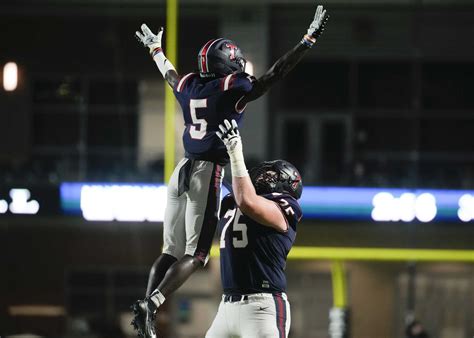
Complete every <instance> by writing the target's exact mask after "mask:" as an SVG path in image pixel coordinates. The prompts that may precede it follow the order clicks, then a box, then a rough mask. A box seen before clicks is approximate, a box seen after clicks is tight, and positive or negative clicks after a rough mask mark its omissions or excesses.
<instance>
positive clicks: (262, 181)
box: [250, 160, 303, 199]
mask: <svg viewBox="0 0 474 338" xmlns="http://www.w3.org/2000/svg"><path fill="white" fill-rule="evenodd" d="M250 179H251V180H252V183H253V185H254V186H255V190H256V191H257V194H258V195H263V194H271V193H273V192H278V193H287V194H289V195H291V196H293V197H294V198H296V199H299V198H300V197H301V193H302V192H303V182H302V180H301V175H300V173H299V171H298V169H296V167H295V166H294V165H293V164H291V163H290V162H287V161H284V160H276V161H266V162H263V163H261V164H259V165H258V166H256V167H254V168H252V169H250Z"/></svg>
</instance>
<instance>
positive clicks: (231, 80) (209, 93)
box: [132, 6, 328, 337]
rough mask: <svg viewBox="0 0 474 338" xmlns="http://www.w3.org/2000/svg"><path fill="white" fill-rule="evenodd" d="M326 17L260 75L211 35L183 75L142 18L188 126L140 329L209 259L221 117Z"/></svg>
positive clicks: (139, 311)
mask: <svg viewBox="0 0 474 338" xmlns="http://www.w3.org/2000/svg"><path fill="white" fill-rule="evenodd" d="M327 20H328V16H326V11H325V10H323V7H322V6H318V7H317V9H316V13H315V16H314V19H313V21H312V22H311V25H310V26H309V28H308V30H307V34H305V35H304V36H303V38H302V40H301V41H300V42H298V44H297V45H296V46H295V47H293V48H292V49H291V50H290V51H289V52H287V53H286V54H285V55H283V56H282V57H281V58H280V59H278V60H277V61H276V62H275V64H274V65H273V66H272V67H271V68H270V69H269V70H268V71H267V72H266V73H265V74H264V75H263V76H262V77H260V78H259V79H254V78H252V77H251V76H249V75H248V74H247V73H245V64H246V60H245V58H244V57H243V55H242V52H241V51H240V49H239V48H238V47H237V45H236V44H235V43H234V42H233V41H231V40H228V39H224V38H219V39H212V40H209V41H208V42H207V43H206V44H205V45H204V46H203V47H202V48H201V50H200V51H199V54H198V68H199V73H189V74H186V75H184V76H180V75H178V73H177V72H176V70H175V68H174V67H173V65H172V64H171V62H170V61H169V60H168V59H167V58H166V57H165V55H164V53H163V49H162V48H161V37H162V35H163V28H161V29H160V31H159V32H158V34H157V35H155V34H153V33H152V32H151V30H150V29H149V28H148V27H147V26H146V25H145V24H143V25H142V26H141V30H142V32H136V36H137V38H138V39H139V40H140V41H141V42H142V43H143V44H144V45H145V47H148V48H149V51H150V54H151V56H152V57H153V60H154V61H155V63H156V65H157V66H158V69H159V71H160V72H161V74H162V75H163V77H164V78H165V80H166V81H167V82H168V84H169V85H170V86H171V87H172V88H173V91H174V94H175V96H176V98H177V100H178V101H179V103H180V105H181V109H182V111H183V116H184V121H185V126H186V128H185V130H184V134H183V145H184V149H185V158H183V159H182V160H181V161H180V162H179V163H178V165H177V166H176V168H175V170H174V172H173V174H172V176H171V179H170V182H169V184H168V196H167V206H166V211H165V219H164V224H163V229H164V230H163V249H162V253H161V255H160V256H159V257H158V258H157V260H156V261H155V263H154V264H153V266H152V268H151V271H150V275H149V279H148V287H147V291H146V297H145V299H144V300H142V301H137V302H136V303H135V304H134V306H133V310H134V313H135V318H134V320H133V322H132V324H133V325H134V327H135V328H136V329H137V330H138V333H139V335H141V336H144V337H156V332H155V327H154V319H155V314H156V311H157V309H158V308H159V307H160V306H161V305H162V304H163V303H164V301H165V300H166V298H167V297H168V296H169V295H170V294H171V293H173V292H174V291H175V290H176V289H177V288H179V287H180V286H181V285H182V284H183V283H184V282H185V281H186V280H187V278H188V277H189V276H190V275H191V274H192V273H193V272H194V271H196V270H197V269H198V268H199V267H200V266H203V265H205V264H206V262H207V260H208V256H209V251H210V248H211V244H212V238H213V236H214V233H215V229H216V225H217V211H218V208H219V195H220V187H221V182H222V176H223V169H222V168H223V166H224V165H226V164H227V163H228V162H229V156H228V154H227V151H226V148H225V146H224V144H223V143H222V142H221V140H219V138H218V137H217V136H216V132H217V131H218V130H219V129H218V126H219V124H222V123H223V121H224V119H228V120H235V121H236V123H237V124H240V122H241V120H242V116H243V111H244V109H245V107H246V105H247V103H249V102H251V101H253V100H256V99H257V98H259V97H260V96H262V95H263V94H264V93H265V92H267V91H268V89H269V88H270V87H271V86H272V85H273V84H275V83H276V82H277V81H279V80H280V79H282V78H283V77H284V76H285V75H286V74H288V72H289V71H290V70H291V69H292V68H293V67H294V66H295V65H296V64H297V63H298V62H299V61H300V60H301V58H302V57H303V56H304V55H305V54H306V53H307V52H308V51H309V49H310V48H311V47H312V46H313V45H314V44H315V43H316V41H317V39H318V38H319V36H320V35H321V33H322V32H323V30H324V25H325V23H326V22H327Z"/></svg>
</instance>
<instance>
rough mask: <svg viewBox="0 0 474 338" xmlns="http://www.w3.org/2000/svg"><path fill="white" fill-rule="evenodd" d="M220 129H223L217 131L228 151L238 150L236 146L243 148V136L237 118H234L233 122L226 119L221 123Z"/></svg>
mask: <svg viewBox="0 0 474 338" xmlns="http://www.w3.org/2000/svg"><path fill="white" fill-rule="evenodd" d="M219 129H220V130H221V131H220V132H218V131H217V132H216V134H217V136H218V137H219V138H220V139H221V140H222V142H224V145H225V147H226V148H227V152H229V153H230V152H233V151H235V150H238V149H236V148H240V149H242V138H241V137H240V133H239V129H238V126H237V122H235V120H232V123H231V122H229V120H224V124H219Z"/></svg>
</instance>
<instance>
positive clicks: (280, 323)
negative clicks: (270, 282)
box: [273, 293, 286, 338]
mask: <svg viewBox="0 0 474 338" xmlns="http://www.w3.org/2000/svg"><path fill="white" fill-rule="evenodd" d="M273 300H274V301H275V309H276V322H277V323H276V324H277V328H278V338H286V327H285V325H286V304H285V301H284V300H283V297H282V296H281V294H279V293H277V294H274V295H273Z"/></svg>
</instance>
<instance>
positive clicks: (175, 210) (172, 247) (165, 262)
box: [146, 159, 188, 296]
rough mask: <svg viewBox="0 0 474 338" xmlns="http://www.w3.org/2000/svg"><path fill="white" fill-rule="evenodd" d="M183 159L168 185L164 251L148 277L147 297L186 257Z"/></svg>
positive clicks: (185, 160) (184, 160)
mask: <svg viewBox="0 0 474 338" xmlns="http://www.w3.org/2000/svg"><path fill="white" fill-rule="evenodd" d="M187 161H188V160H187V159H182V160H181V161H180V162H179V163H178V165H177V166H176V168H175V170H174V171H173V174H172V175H171V178H170V181H169V183H168V193H167V204H166V210H165V218H164V222H163V250H162V254H161V255H160V256H159V257H158V258H157V260H156V261H155V262H154V264H153V266H152V268H151V270H150V275H149V277H148V286H147V291H146V295H147V296H149V295H150V294H151V293H152V292H153V291H154V290H155V289H156V288H157V287H158V285H159V284H160V283H161V282H162V280H163V278H164V277H165V274H166V272H167V271H168V269H169V268H170V267H171V266H172V265H173V264H174V263H176V262H177V261H178V259H180V258H181V257H183V255H184V251H185V246H186V229H185V224H184V221H185V211H186V195H185V194H182V195H179V193H178V191H179V187H178V185H179V172H180V170H181V168H182V166H183V165H184V164H185V163H186V162H187Z"/></svg>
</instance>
